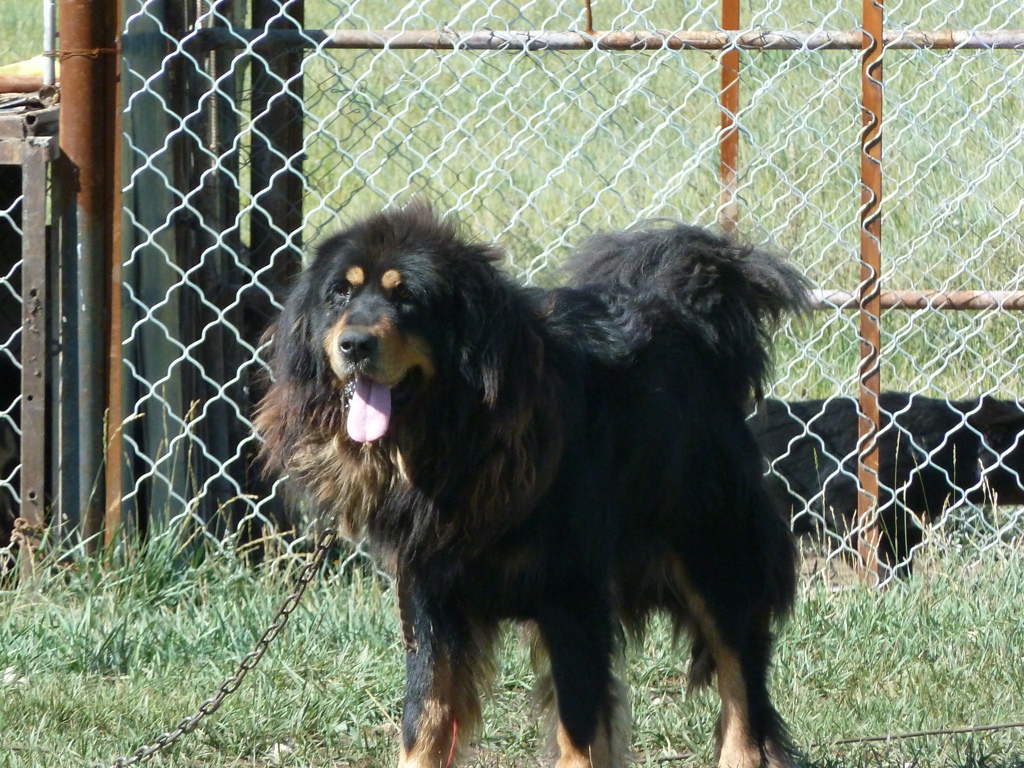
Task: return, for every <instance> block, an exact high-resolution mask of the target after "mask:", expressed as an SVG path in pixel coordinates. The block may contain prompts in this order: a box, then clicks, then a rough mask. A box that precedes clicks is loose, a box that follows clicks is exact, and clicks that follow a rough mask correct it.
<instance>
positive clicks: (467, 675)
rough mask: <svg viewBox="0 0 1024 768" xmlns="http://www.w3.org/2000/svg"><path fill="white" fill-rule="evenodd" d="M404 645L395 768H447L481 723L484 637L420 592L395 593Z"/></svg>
mask: <svg viewBox="0 0 1024 768" xmlns="http://www.w3.org/2000/svg"><path fill="white" fill-rule="evenodd" d="M399 594H400V597H399V599H400V601H404V604H403V605H402V606H401V613H402V623H403V634H404V635H405V638H404V640H405V644H406V678H405V704H404V708H403V711H402V736H401V738H402V745H401V756H400V758H399V763H398V765H399V768H451V767H453V766H454V765H455V764H456V762H457V759H458V755H459V752H460V751H462V750H463V749H464V747H465V745H466V744H467V743H468V742H469V739H470V738H471V737H472V736H473V735H474V734H475V732H476V731H477V729H478V727H479V723H480V695H479V687H480V686H481V685H482V684H484V681H482V680H481V675H480V672H481V671H482V670H481V667H483V666H486V663H485V662H486V661H487V658H486V656H487V650H488V649H487V645H488V643H487V642H486V641H484V640H481V637H483V634H482V633H481V632H480V631H479V628H475V627H473V626H472V625H471V624H470V623H469V622H467V620H466V619H465V618H464V617H463V616H461V615H460V613H459V612H458V610H457V609H456V608H454V606H453V603H452V601H450V600H439V599H437V598H436V597H434V596H432V595H430V594H429V593H427V592H426V591H424V590H422V589H416V588H412V589H408V590H406V589H404V588H402V587H400V590H399Z"/></svg>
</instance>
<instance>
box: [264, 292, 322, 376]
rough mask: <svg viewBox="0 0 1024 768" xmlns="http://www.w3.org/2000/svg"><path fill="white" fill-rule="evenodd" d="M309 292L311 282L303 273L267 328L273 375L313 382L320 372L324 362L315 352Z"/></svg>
mask: <svg viewBox="0 0 1024 768" xmlns="http://www.w3.org/2000/svg"><path fill="white" fill-rule="evenodd" d="M311 293H312V288H311V281H310V280H307V279H305V276H303V278H302V279H300V281H299V282H298V283H297V284H296V285H295V287H294V288H293V290H292V292H291V294H290V295H289V296H288V298H287V299H286V301H285V304H284V308H283V309H282V310H281V315H280V316H279V317H278V319H277V321H276V322H275V323H274V324H273V325H272V326H271V327H270V329H269V330H268V331H267V334H268V335H269V336H270V350H271V364H270V372H271V376H273V377H275V378H276V377H279V376H280V377H283V378H287V379H289V380H291V381H310V382H312V381H315V380H317V379H319V378H320V376H321V375H322V374H323V368H324V362H323V359H322V356H321V355H318V354H317V353H318V352H319V350H320V345H319V344H317V343H316V341H315V340H314V338H313V329H312V328H311V327H310V323H309V318H310V316H311V312H310V311H309V305H310V303H311V301H312V298H311Z"/></svg>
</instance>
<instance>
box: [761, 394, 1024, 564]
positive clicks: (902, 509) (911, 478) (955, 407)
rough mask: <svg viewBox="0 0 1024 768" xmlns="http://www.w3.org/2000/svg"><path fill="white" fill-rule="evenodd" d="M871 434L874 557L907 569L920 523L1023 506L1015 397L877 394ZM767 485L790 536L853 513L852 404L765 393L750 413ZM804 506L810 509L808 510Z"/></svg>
mask: <svg viewBox="0 0 1024 768" xmlns="http://www.w3.org/2000/svg"><path fill="white" fill-rule="evenodd" d="M879 405H880V410H881V413H882V424H881V432H880V433H879V440H878V464H879V472H878V475H879V499H878V512H879V522H880V525H881V530H882V538H881V542H880V545H879V559H880V560H881V562H882V564H883V565H885V566H886V567H887V568H889V569H893V570H895V571H896V572H898V573H902V574H907V573H909V572H910V570H911V564H912V559H911V555H912V551H913V550H914V548H915V547H917V546H918V545H920V544H921V542H922V540H923V536H924V529H925V526H926V525H927V524H928V523H929V522H930V521H933V520H934V519H935V518H937V517H938V516H939V515H941V514H942V512H943V510H944V509H946V508H947V507H956V506H959V505H962V504H964V503H967V502H970V503H975V504H991V503H993V502H998V503H1000V504H1024V408H1022V406H1021V405H1020V404H1019V403H1017V402H1016V401H1014V400H1000V399H997V398H994V397H989V396H985V397H974V398H968V399H964V400H953V401H949V400H946V399H940V398H931V397H924V396H921V395H912V394H908V393H906V392H883V393H882V394H881V396H880V402H879ZM751 427H752V428H753V430H754V434H755V435H756V437H757V440H758V443H759V444H760V446H761V449H762V451H764V454H765V456H766V457H767V459H768V460H769V462H770V465H771V469H772V473H771V476H770V478H769V487H770V488H771V489H772V493H773V495H774V496H775V498H776V499H777V501H778V503H779V504H780V506H781V507H782V508H783V509H785V510H787V511H788V512H789V513H790V514H791V516H792V519H793V526H794V530H795V531H797V532H798V533H805V534H806V533H818V534H820V533H822V532H823V531H822V530H821V527H822V524H824V528H825V531H828V532H831V533H833V534H835V535H838V536H843V535H845V534H846V533H848V532H850V531H853V530H854V527H855V523H856V517H857V403H856V401H855V400H854V399H853V398H850V397H834V398H830V399H828V400H806V401H797V402H782V401H777V400H765V401H764V402H762V403H761V404H760V405H759V406H758V408H757V411H756V413H755V415H754V416H753V417H752V419H751ZM808 511H810V513H811V514H808Z"/></svg>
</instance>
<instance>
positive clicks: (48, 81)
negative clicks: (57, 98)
mask: <svg viewBox="0 0 1024 768" xmlns="http://www.w3.org/2000/svg"><path fill="white" fill-rule="evenodd" d="M54 11H55V6H54V4H53V0H43V85H53V84H54V82H56V73H55V70H56V66H55V62H54V56H56V55H57V51H56V50H55V49H54V43H55V42H56V37H55V36H54V27H53V24H54V21H55V20H56V19H55V18H54Z"/></svg>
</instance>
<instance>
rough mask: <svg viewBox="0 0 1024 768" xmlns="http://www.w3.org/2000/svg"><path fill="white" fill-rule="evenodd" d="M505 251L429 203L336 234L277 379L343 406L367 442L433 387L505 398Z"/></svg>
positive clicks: (292, 317) (277, 332)
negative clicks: (501, 267)
mask: <svg viewBox="0 0 1024 768" xmlns="http://www.w3.org/2000/svg"><path fill="white" fill-rule="evenodd" d="M500 256H501V254H500V251H498V250H497V249H496V248H494V247H493V246H489V245H485V244H480V243H474V242H471V241H468V240H466V239H464V238H463V237H461V236H460V235H459V233H458V230H457V228H456V227H455V226H454V225H453V224H452V223H450V222H449V221H447V220H445V219H442V218H439V217H438V216H436V215H435V214H434V213H433V211H432V210H431V208H430V207H429V205H427V204H425V203H423V202H416V203H413V204H411V205H409V206H407V207H406V208H404V209H394V210H388V211H384V212H382V213H379V214H375V215H373V216H370V217H369V218H367V219H364V220H362V221H361V222H359V223H357V224H355V225H353V226H351V227H349V228H348V229H346V230H344V231H342V232H340V233H338V234H336V235H333V236H331V237H329V238H327V239H326V240H324V241H323V242H322V243H321V244H320V245H319V246H318V247H317V249H316V251H315V253H314V257H313V261H312V263H311V264H310V265H309V267H308V268H307V269H306V270H305V271H304V272H303V274H302V275H301V276H300V278H299V280H298V282H297V284H296V286H295V288H294V289H293V291H292V292H291V294H290V296H289V298H288V300H287V301H286V303H285V307H284V311H283V312H282V315H281V317H280V319H279V320H278V322H277V324H276V326H275V328H274V331H273V332H274V342H273V346H274V359H273V364H272V369H273V373H274V377H275V380H276V381H284V382H288V384H289V386H291V387H292V389H293V390H298V389H301V390H302V391H301V392H300V391H294V392H293V393H292V394H291V397H294V398H296V399H298V400H301V401H302V402H303V403H314V402H317V401H320V402H322V401H324V399H325V398H330V399H332V401H333V402H335V403H342V404H343V405H344V414H343V416H342V417H341V418H342V419H343V420H344V429H345V431H346V432H347V434H348V436H349V437H350V438H351V439H352V440H354V441H356V442H371V441H375V440H378V439H380V438H382V437H383V436H384V435H385V434H387V433H388V432H389V430H391V429H392V427H393V421H394V418H395V417H396V416H397V415H398V414H399V413H400V412H401V411H402V409H403V408H404V407H405V406H406V405H407V404H409V403H410V402H412V401H413V400H414V399H415V398H416V396H417V395H418V394H419V393H422V392H423V391H425V390H427V389H428V388H431V387H433V388H435V389H438V388H446V389H449V390H452V389H457V388H459V387H467V386H468V387H474V386H475V387H476V388H477V389H478V391H479V392H480V393H481V396H482V398H483V399H484V401H487V400H488V399H489V400H491V401H493V399H494V398H495V397H496V390H497V387H498V383H499V381H500V380H501V378H502V371H503V370H505V368H507V367H508V366H509V365H511V364H512V362H514V360H515V357H514V355H512V354H509V352H510V350H509V349H507V348H506V347H507V343H506V341H505V340H504V337H505V336H508V335H509V334H506V333H505V330H507V329H505V328H503V327H502V324H501V323H500V322H495V321H494V318H495V317H501V316H502V312H503V309H504V306H503V305H507V303H508V295H509V290H510V289H509V287H508V285H507V284H506V283H505V281H504V279H503V278H502V277H501V275H500V273H499V271H498V270H497V269H496V268H495V266H494V262H495V261H496V260H497V259H498V258H500ZM452 394H453V395H454V394H455V393H454V391H453V392H452ZM468 401H469V399H467V398H465V397H462V398H461V402H468ZM318 411H319V412H322V411H323V408H319V409H318ZM338 426H339V427H340V426H341V425H338Z"/></svg>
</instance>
